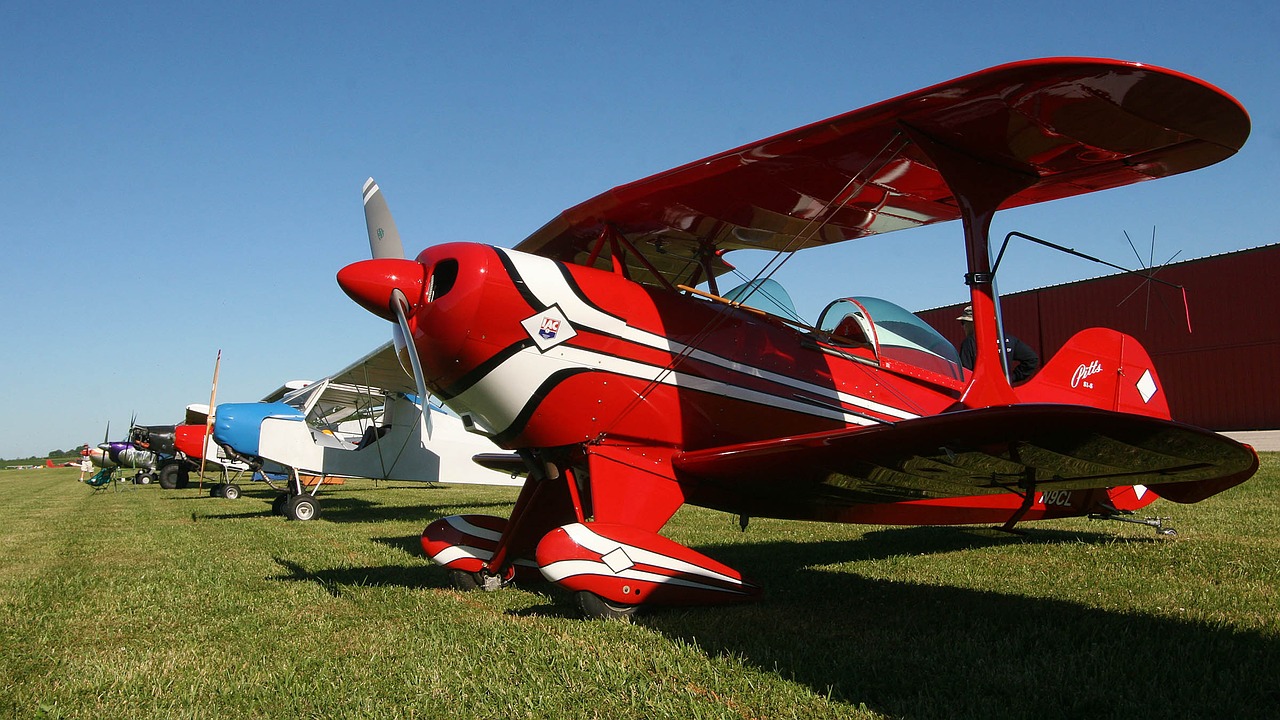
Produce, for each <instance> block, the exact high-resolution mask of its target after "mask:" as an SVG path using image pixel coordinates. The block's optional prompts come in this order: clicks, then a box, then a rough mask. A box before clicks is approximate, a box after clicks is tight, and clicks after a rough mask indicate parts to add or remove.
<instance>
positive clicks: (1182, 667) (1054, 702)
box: [636, 527, 1280, 718]
mask: <svg viewBox="0 0 1280 720" xmlns="http://www.w3.org/2000/svg"><path fill="white" fill-rule="evenodd" d="M1116 541H1117V538H1116V537H1115V536H1113V535H1107V534H1105V533H1073V532H1065V531H1054V530H1035V531H1032V532H1031V533H1029V535H1028V536H1027V537H1026V538H1015V537H1002V536H1000V535H991V534H988V535H984V534H982V531H977V532H971V531H964V530H959V529H957V528H928V527H918V528H904V529H892V530H883V531H878V532H872V533H868V534H867V535H866V536H865V537H864V538H863V539H862V540H855V541H852V542H820V543H766V544H763V545H750V546H734V547H721V548H715V549H713V550H712V551H713V552H714V553H715V554H716V555H717V557H718V558H723V560H724V561H725V562H728V563H730V564H734V563H736V565H737V567H743V568H747V567H750V572H751V574H752V577H753V578H755V579H757V580H760V581H762V582H764V584H765V586H766V588H768V591H767V593H766V595H765V598H764V599H763V600H762V601H761V602H760V603H758V604H756V605H743V606H740V607H738V608H734V609H732V610H728V611H726V609H724V608H719V609H717V608H705V609H704V608H696V609H689V610H684V611H676V612H671V611H667V612H656V613H651V614H644V615H639V616H637V618H636V622H638V623H640V624H643V625H645V626H646V627H649V628H651V629H653V630H655V631H657V632H661V633H662V634H664V635H667V636H668V637H671V638H678V639H680V640H682V641H684V642H686V643H689V644H691V645H694V646H697V647H699V648H701V649H702V650H703V652H705V653H706V654H707V655H708V656H709V657H719V656H733V657H737V658H740V659H741V660H742V661H743V662H744V663H746V664H748V665H752V666H755V667H757V668H759V669H760V670H762V671H765V672H774V673H777V674H779V675H781V676H782V677H785V678H788V679H790V680H793V681H795V682H799V683H802V684H805V685H807V686H809V687H811V688H812V689H813V690H814V691H815V692H817V693H819V694H823V695H830V696H831V697H832V699H833V700H837V701H844V702H852V703H855V704H857V703H865V704H866V705H867V706H868V708H870V709H872V710H875V711H877V712H881V713H884V714H887V715H890V716H898V717H913V718H919V717H948V718H953V717H1037V718H1053V717H1134V716H1145V717H1150V716H1154V715H1159V714H1161V713H1162V712H1163V713H1165V714H1171V715H1174V716H1178V717H1235V718H1243V717H1280V638H1276V637H1274V636H1268V635H1265V634H1262V633H1258V632H1254V631H1245V630H1237V629H1233V628H1230V627H1225V626H1211V625H1206V624H1204V623H1199V622H1190V621H1181V620H1177V619H1171V618H1162V617H1153V616H1149V615H1143V614H1141V613H1138V612H1124V611H1114V610H1106V609H1102V608H1097V607H1088V606H1084V605H1080V604H1078V603H1074V602H1069V601H1063V600H1054V599H1049V598H1035V597H1025V596H1018V595H1007V594H1002V593H997V592H989V591H980V590H971V589H965V588H958V587H946V586H934V585H923V584H918V583H910V582H899V581H892V580H882V579H873V578H867V577H864V576H860V575H857V574H856V573H852V572H833V571H828V570H822V569H817V568H815V566H818V565H827V564H837V563H842V562H850V561H855V560H868V559H879V558H888V557H893V556H899V555H920V554H941V553H947V552H955V551H961V550H965V549H969V548H978V547H985V546H989V545H999V544H1008V543H1010V542H1035V543H1079V542H1084V543H1098V544H1103V543H1111V542H1116ZM1120 541H1121V542H1125V543H1130V542H1142V543H1146V542H1161V541H1160V540H1158V539H1156V538H1124V539H1121V540H1120ZM752 626H757V627H758V628H759V632H758V633H753V632H750V631H749V628H750V627H752ZM778 627H787V628H789V631H788V632H786V633H779V632H778V630H777V628H778ZM744 628H748V630H747V631H745V632H744ZM744 638H750V640H744ZM1248 679H1253V680H1257V679H1264V681H1263V682H1261V683H1257V682H1253V681H1250V680H1248ZM903 688H909V691H907V692H904V690H903Z"/></svg>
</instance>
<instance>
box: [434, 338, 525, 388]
mask: <svg viewBox="0 0 1280 720" xmlns="http://www.w3.org/2000/svg"><path fill="white" fill-rule="evenodd" d="M531 347H535V345H534V342H533V338H528V339H525V340H521V341H520V342H516V343H512V344H510V345H508V346H507V347H505V348H503V349H501V350H499V351H498V352H496V353H494V354H493V355H492V356H491V357H490V358H489V359H488V360H485V361H484V362H482V363H480V364H479V365H477V366H475V367H474V368H472V369H471V370H470V371H469V372H468V373H466V374H465V375H463V376H462V377H460V378H458V380H457V382H454V383H453V384H452V385H450V386H449V387H447V388H443V389H440V390H437V391H436V396H438V397H439V398H440V399H441V400H450V399H452V398H455V397H457V396H459V395H461V394H462V393H464V392H466V391H467V390H468V389H469V388H470V387H471V386H472V385H475V384H476V383H478V382H480V381H481V380H483V379H484V378H485V376H487V375H488V374H489V373H491V372H493V371H494V370H495V369H496V368H497V367H498V366H499V365H501V364H502V363H504V362H506V361H507V360H508V359H509V358H510V357H511V356H513V355H515V354H516V353H519V352H520V351H522V350H524V349H525V348H531Z"/></svg>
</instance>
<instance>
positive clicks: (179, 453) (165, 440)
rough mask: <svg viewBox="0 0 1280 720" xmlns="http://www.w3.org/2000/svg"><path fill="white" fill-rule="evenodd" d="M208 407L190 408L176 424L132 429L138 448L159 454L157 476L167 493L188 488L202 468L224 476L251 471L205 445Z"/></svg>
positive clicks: (214, 446)
mask: <svg viewBox="0 0 1280 720" xmlns="http://www.w3.org/2000/svg"><path fill="white" fill-rule="evenodd" d="M208 414H209V406H208V405H200V404H192V405H188V406H187V409H186V414H185V416H184V421H183V422H182V423H179V424H175V425H134V426H133V427H132V428H130V429H129V439H130V442H131V443H132V444H133V445H134V446H135V447H137V448H139V449H142V450H149V451H151V452H152V453H154V454H155V456H156V460H155V463H154V465H155V466H156V469H155V471H154V474H155V475H156V478H157V480H158V481H159V483H160V487H162V488H164V489H166V490H173V489H175V488H185V487H187V485H188V483H189V482H190V476H191V473H192V472H198V471H200V470H201V468H204V469H216V470H218V471H219V472H220V473H222V474H223V475H224V476H226V475H227V473H228V471H234V472H236V473H240V472H244V471H246V470H248V469H249V467H248V465H247V464H245V463H242V462H238V461H236V460H233V459H231V458H229V457H227V455H226V454H225V453H223V452H220V451H221V449H222V448H220V447H219V446H218V445H217V444H215V443H206V442H204V437H205V420H206V418H207V417H208Z"/></svg>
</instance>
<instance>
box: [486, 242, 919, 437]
mask: <svg viewBox="0 0 1280 720" xmlns="http://www.w3.org/2000/svg"><path fill="white" fill-rule="evenodd" d="M496 249H497V250H498V252H501V253H503V254H505V255H506V256H507V258H508V259H509V260H510V261H511V264H512V266H514V267H515V269H516V272H517V273H518V274H519V276H520V278H521V279H522V280H524V282H525V286H526V287H527V288H528V290H529V291H530V292H531V293H533V295H534V297H536V298H537V299H538V301H539V302H541V303H542V304H544V305H546V306H548V307H549V306H551V305H557V306H559V308H560V310H561V312H563V313H564V315H565V317H566V318H567V319H568V320H569V322H570V323H571V324H572V325H573V326H574V327H575V328H577V329H578V330H581V329H583V328H587V329H590V330H593V331H595V332H598V333H603V334H606V335H611V336H613V337H617V338H621V339H623V340H627V341H629V342H633V343H636V344H637V345H643V346H645V347H650V348H654V349H657V350H663V351H666V352H670V353H672V354H680V353H686V354H688V356H689V358H691V359H693V360H697V361H699V362H704V363H707V364H708V365H714V366H716V367H719V368H722V369H725V370H729V371H732V372H736V373H741V374H743V375H747V376H749V377H753V378H756V379H759V380H765V381H768V382H773V383H777V384H779V385H784V386H786V387H790V388H793V389H796V390H800V391H803V392H808V393H812V394H813V395H815V396H817V397H819V398H823V399H830V401H833V402H840V403H844V404H847V405H853V406H855V407H858V408H861V409H863V410H867V411H870V412H874V413H878V414H881V415H886V416H888V417H894V418H899V419H909V418H914V417H918V416H917V415H916V414H914V413H909V412H906V411H903V410H901V409H899V408H896V407H893V406H892V405H884V404H882V403H878V402H875V401H873V400H868V399H866V398H862V397H858V396H856V395H850V394H848V393H843V392H839V391H834V390H833V389H831V388H827V387H822V386H820V385H815V384H813V383H807V382H804V381H803V380H800V379H798V378H795V377H791V376H789V375H781V374H778V373H774V372H770V371H768V370H763V369H761V368H757V367H754V366H751V365H745V364H743V363H740V362H737V361H735V360H731V359H729V358H725V357H721V356H719V355H716V354H714V353H709V352H706V351H703V350H698V349H696V348H690V347H689V346H687V345H684V344H682V343H677V342H673V341H672V340H671V339H670V338H668V337H664V336H662V335H657V334H654V333H651V332H648V331H645V330H640V329H638V328H634V327H631V326H630V325H628V324H627V323H626V322H625V321H624V320H622V319H620V318H617V317H614V316H613V315H609V314H608V313H605V312H602V311H600V310H599V309H598V308H595V307H592V306H591V305H589V304H587V303H586V302H584V301H583V299H582V298H581V297H580V296H579V295H578V293H576V292H574V290H573V288H572V287H571V286H570V285H569V283H568V281H567V280H566V279H565V277H564V274H563V272H561V269H560V265H559V263H557V262H555V261H554V260H550V259H548V258H544V257H539V256H537V255H529V254H527V253H522V252H517V251H514V250H505V249H502V248H496ZM586 352H590V351H586ZM601 357H611V356H601ZM595 364H596V363H587V364H586V365H585V366H586V367H592V366H593V365H595ZM635 364H636V365H641V366H642V367H649V368H653V369H654V370H656V372H654V371H652V370H651V371H650V372H651V373H652V374H648V375H641V374H633V373H631V372H625V373H623V374H625V375H632V376H633V377H639V378H641V379H645V380H652V379H654V378H655V377H657V375H658V373H660V372H661V371H662V370H664V369H665V368H658V367H657V366H652V365H643V364H641V363H635ZM601 369H604V368H601ZM684 377H692V376H684ZM544 379H545V378H544ZM695 379H696V380H699V381H703V382H708V383H715V381H707V380H705V379H704V378H695ZM667 384H671V385H677V386H680V387H693V386H692V385H690V384H689V383H687V382H678V381H676V382H669V383H667ZM715 384H717V385H720V386H722V387H725V388H739V387H740V386H737V385H732V384H730V383H715ZM697 389H702V388H697ZM743 390H745V389H743ZM746 392H748V393H752V392H754V394H756V395H759V396H762V397H768V398H773V401H772V402H773V403H774V404H779V403H780V402H782V400H783V399H782V398H780V397H778V396H775V395H771V394H768V393H759V392H755V391H749V390H748V391H746ZM717 394H725V393H717ZM730 397H737V396H736V395H732V394H731V395H730ZM744 399H745V398H744ZM798 405H800V406H803V407H804V408H805V409H804V410H801V412H808V413H809V414H814V415H819V416H821V417H837V418H843V419H845V421H846V422H855V423H857V424H870V423H869V422H868V421H866V420H864V419H861V418H859V419H858V420H855V419H853V418H855V417H856V416H853V415H848V414H845V413H840V412H838V411H836V410H835V409H834V408H832V410H831V411H815V408H814V406H812V405H809V404H805V403H798Z"/></svg>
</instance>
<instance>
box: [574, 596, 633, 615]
mask: <svg viewBox="0 0 1280 720" xmlns="http://www.w3.org/2000/svg"><path fill="white" fill-rule="evenodd" d="M573 599H574V602H576V603H577V605H578V609H579V610H581V611H582V615H583V616H584V617H586V618H587V619H588V620H623V621H630V620H631V616H632V615H635V614H636V610H638V609H640V606H639V605H617V604H614V603H611V602H609V601H608V600H605V599H604V598H602V597H600V596H599V595H597V594H595V593H593V592H590V591H588V590H579V591H578V592H576V593H574V596H573Z"/></svg>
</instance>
